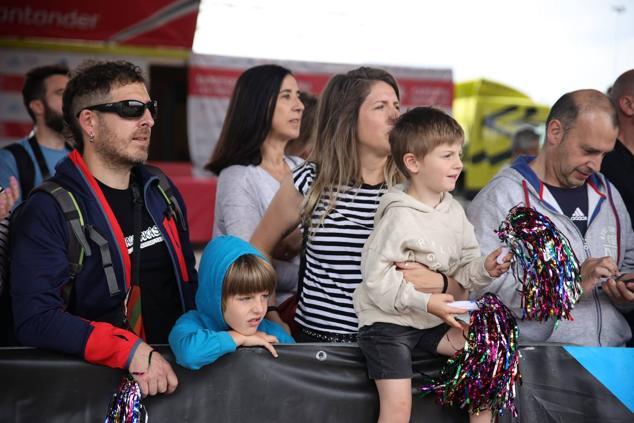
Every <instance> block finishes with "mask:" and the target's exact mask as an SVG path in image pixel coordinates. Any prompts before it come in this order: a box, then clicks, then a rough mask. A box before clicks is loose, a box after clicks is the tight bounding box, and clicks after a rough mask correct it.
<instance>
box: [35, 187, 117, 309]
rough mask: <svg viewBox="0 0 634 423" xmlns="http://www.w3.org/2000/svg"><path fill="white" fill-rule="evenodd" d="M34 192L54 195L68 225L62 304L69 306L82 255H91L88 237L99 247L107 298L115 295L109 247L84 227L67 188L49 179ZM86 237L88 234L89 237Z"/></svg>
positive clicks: (99, 237)
mask: <svg viewBox="0 0 634 423" xmlns="http://www.w3.org/2000/svg"><path fill="white" fill-rule="evenodd" d="M36 191H44V192H47V193H49V194H50V195H52V196H53V198H54V199H55V201H56V202H57V204H58V205H59V206H60V208H61V209H62V212H63V213H64V219H65V220H66V224H67V226H68V253H67V257H68V271H69V275H70V276H69V282H68V283H67V284H66V285H64V287H63V288H62V297H63V298H64V302H65V304H67V305H70V304H71V301H72V295H71V293H72V290H73V288H74V285H75V283H74V281H75V278H76V277H77V275H78V274H79V272H81V270H82V268H83V264H84V256H91V255H92V249H91V248H90V244H89V242H88V238H90V240H91V241H93V242H94V243H95V244H96V245H97V246H98V247H99V252H100V254H101V261H102V264H103V268H104V273H105V275H106V281H107V283H108V290H109V292H110V296H114V295H117V294H118V293H119V286H118V285H117V278H116V275H115V273H114V269H113V267H112V256H111V255H110V248H108V240H107V239H106V238H105V237H104V236H103V235H101V234H100V233H99V232H98V231H97V230H96V229H95V228H94V227H92V226H90V225H86V223H85V221H84V217H83V215H82V212H81V209H80V208H79V204H78V203H77V200H76V199H75V196H74V195H73V194H72V193H71V192H70V191H68V190H67V189H66V188H64V187H62V186H61V185H60V184H58V183H57V182H54V181H51V180H46V181H44V182H42V184H41V185H39V186H38V187H37V188H35V190H34V192H36ZM86 235H88V238H87V237H86Z"/></svg>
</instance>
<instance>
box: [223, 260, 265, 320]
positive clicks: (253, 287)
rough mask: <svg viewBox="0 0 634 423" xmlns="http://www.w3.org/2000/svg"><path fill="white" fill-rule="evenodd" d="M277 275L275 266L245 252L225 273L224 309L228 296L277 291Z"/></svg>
mask: <svg viewBox="0 0 634 423" xmlns="http://www.w3.org/2000/svg"><path fill="white" fill-rule="evenodd" d="M276 283H277V276H276V274H275V269H273V266H271V264H270V263H269V262H268V261H266V260H265V259H263V258H262V257H259V256H256V255H255V254H245V255H243V256H240V257H239V258H238V259H237V260H236V261H234V262H233V263H232V264H231V266H229V269H227V273H226V275H225V280H224V283H223V285H222V311H223V312H224V311H225V306H226V301H227V298H229V297H230V296H233V295H248V294H255V293H258V292H264V291H267V292H269V293H272V292H273V291H275V285H276Z"/></svg>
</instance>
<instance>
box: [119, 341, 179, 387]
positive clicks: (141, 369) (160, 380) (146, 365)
mask: <svg viewBox="0 0 634 423" xmlns="http://www.w3.org/2000/svg"><path fill="white" fill-rule="evenodd" d="M128 370H129V371H130V374H131V375H132V377H133V378H134V380H135V381H136V382H137V383H138V384H139V387H140V388H141V394H142V395H143V397H146V396H147V395H156V394H159V393H160V394H164V393H168V394H171V393H172V392H174V390H175V389H176V387H177V386H178V378H177V377H176V374H175V373H174V370H172V366H170V364H169V363H168V362H167V360H165V359H164V358H163V356H162V355H161V354H159V353H158V351H154V350H153V349H152V347H150V346H149V345H148V344H146V343H145V342H142V343H141V345H139V346H138V347H137V349H136V351H135V352H134V356H133V357H132V361H131V363H130V367H129V369H128Z"/></svg>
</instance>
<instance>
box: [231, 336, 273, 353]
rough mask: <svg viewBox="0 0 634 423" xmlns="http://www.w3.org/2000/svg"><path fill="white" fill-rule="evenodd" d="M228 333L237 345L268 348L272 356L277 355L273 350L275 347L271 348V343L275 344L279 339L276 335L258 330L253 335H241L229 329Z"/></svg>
mask: <svg viewBox="0 0 634 423" xmlns="http://www.w3.org/2000/svg"><path fill="white" fill-rule="evenodd" d="M229 334H230V335H231V337H232V338H233V340H234V341H235V343H236V345H237V346H239V347H240V346H242V347H264V348H266V349H267V350H269V352H270V353H271V355H272V356H273V357H275V358H277V357H278V354H277V351H275V348H273V345H271V344H277V343H278V342H279V341H278V339H277V337H275V336H273V335H269V334H268V333H265V332H260V331H258V332H256V333H255V334H254V335H242V334H241V333H238V332H236V331H234V330H230V331H229Z"/></svg>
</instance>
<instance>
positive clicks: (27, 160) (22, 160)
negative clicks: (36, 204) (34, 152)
mask: <svg viewBox="0 0 634 423" xmlns="http://www.w3.org/2000/svg"><path fill="white" fill-rule="evenodd" d="M4 148H5V149H6V150H7V151H8V152H9V153H11V155H13V159H14V160H15V163H16V165H17V167H18V179H19V182H20V192H21V193H22V198H26V197H27V195H29V192H31V190H32V189H33V185H34V184H35V166H34V165H33V160H31V156H29V153H28V152H27V151H26V148H24V147H22V145H21V144H18V143H15V144H10V145H8V146H6V147H4Z"/></svg>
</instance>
